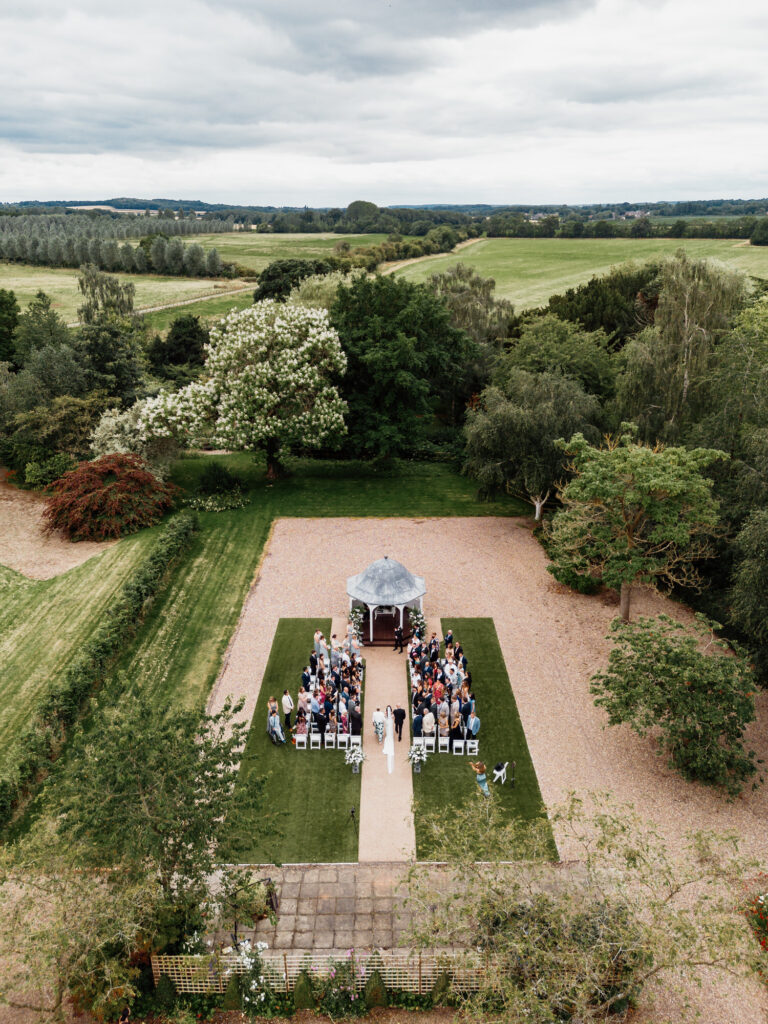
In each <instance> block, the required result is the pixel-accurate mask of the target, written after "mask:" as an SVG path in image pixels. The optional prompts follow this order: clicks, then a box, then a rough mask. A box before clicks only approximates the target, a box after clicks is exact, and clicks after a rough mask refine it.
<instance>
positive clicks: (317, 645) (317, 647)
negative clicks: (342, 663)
mask: <svg viewBox="0 0 768 1024" xmlns="http://www.w3.org/2000/svg"><path fill="white" fill-rule="evenodd" d="M322 639H323V632H322V630H320V629H316V630H315V654H319V653H320V641H321V640H322Z"/></svg>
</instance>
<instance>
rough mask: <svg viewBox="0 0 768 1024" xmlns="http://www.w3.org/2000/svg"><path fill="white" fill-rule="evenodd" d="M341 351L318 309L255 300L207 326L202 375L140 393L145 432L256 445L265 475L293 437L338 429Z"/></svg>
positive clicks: (326, 436) (319, 439)
mask: <svg viewBox="0 0 768 1024" xmlns="http://www.w3.org/2000/svg"><path fill="white" fill-rule="evenodd" d="M346 365H347V359H346V356H345V355H344V352H343V350H342V347H341V343H340V341H339V336H338V334H337V333H336V331H335V330H334V329H333V328H332V327H331V325H330V323H329V320H328V314H327V312H326V311H325V310H324V309H310V308H306V307H301V306H292V305H286V304H281V303H277V302H274V301H273V300H271V299H268V300H265V301H263V302H258V303H256V304H255V305H253V306H250V307H249V308H248V309H244V310H242V311H241V312H232V313H230V314H229V316H227V317H225V318H224V319H223V320H222V321H221V322H220V323H219V324H218V325H217V326H216V327H214V328H213V329H212V330H211V338H210V344H209V345H208V346H207V358H206V363H205V375H204V377H203V378H202V379H201V380H199V381H194V382H193V383H191V384H189V385H187V387H185V388H182V389H181V390H180V391H177V392H175V393H170V394H162V395H159V396H158V397H157V398H151V399H148V400H147V401H146V402H145V403H144V406H143V411H142V416H141V424H142V429H143V430H144V431H146V434H147V436H153V437H163V436H166V437H167V436H175V437H179V438H185V439H188V438H193V437H200V436H201V435H203V434H208V436H209V437H210V438H211V440H212V441H213V443H214V444H219V445H221V446H222V447H226V448H232V449H235V450H239V451H253V452H257V451H263V452H264V453H265V455H266V459H267V476H268V477H270V478H274V477H276V476H277V475H278V473H279V470H280V453H281V451H282V450H283V449H285V448H289V447H291V446H293V445H301V446H312V447H319V446H320V445H321V444H324V443H325V442H327V441H329V440H332V439H333V438H334V437H337V436H339V435H340V434H342V433H344V432H345V430H346V427H345V425H344V413H345V412H346V403H345V402H344V400H343V399H342V398H341V396H340V394H339V391H338V388H337V387H336V385H335V384H334V379H336V378H338V377H340V376H341V375H342V374H343V373H344V371H345V369H346Z"/></svg>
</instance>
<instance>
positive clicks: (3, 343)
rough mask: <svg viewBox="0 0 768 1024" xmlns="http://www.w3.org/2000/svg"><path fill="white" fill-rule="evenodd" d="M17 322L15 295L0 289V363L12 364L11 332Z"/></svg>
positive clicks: (7, 290)
mask: <svg viewBox="0 0 768 1024" xmlns="http://www.w3.org/2000/svg"><path fill="white" fill-rule="evenodd" d="M18 322H19V303H18V302H17V301H16V293H15V292H13V291H11V290H10V289H8V288H0V363H12V362H13V357H14V354H15V353H14V344H13V332H14V331H15V330H16V326H17V324H18Z"/></svg>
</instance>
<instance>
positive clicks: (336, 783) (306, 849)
mask: <svg viewBox="0 0 768 1024" xmlns="http://www.w3.org/2000/svg"><path fill="white" fill-rule="evenodd" d="M316 629H321V630H322V631H323V632H324V633H325V635H326V636H328V635H329V634H330V631H331V620H330V619H280V622H279V623H278V626H277V630H276V631H275V639H274V640H273V642H272V650H271V652H270V655H269V661H268V663H267V668H266V671H265V673H264V681H263V683H262V686H261V692H260V693H259V700H258V703H257V705H256V710H255V711H254V713H253V721H252V723H251V729H250V732H249V734H248V744H247V746H246V749H245V754H244V756H243V760H242V764H241V768H240V771H241V773H242V775H244V776H246V777H247V776H248V775H249V774H250V773H251V772H257V773H258V774H259V775H267V776H268V777H267V782H266V786H265V800H266V805H267V806H268V807H269V808H270V809H271V810H272V811H274V812H276V814H277V825H278V827H279V828H280V830H281V831H282V833H283V835H282V837H281V838H279V839H271V840H267V841H265V840H263V839H262V838H261V837H260V835H259V823H258V821H254V823H253V846H252V847H251V849H250V851H248V853H247V854H246V855H245V857H244V858H243V859H244V861H245V862H248V863H252V864H258V863H264V862H269V863H273V862H277V863H286V862H296V861H302V862H306V861H321V862H322V861H356V860H357V829H356V827H355V825H354V824H353V823H352V820H351V817H350V814H349V811H350V808H352V807H354V808H355V810H356V813H359V810H360V775H359V774H358V775H355V774H353V772H352V768H351V767H350V766H349V765H346V764H345V763H344V752H343V751H340V750H309V749H307V750H296V749H295V747H294V746H293V745H292V743H291V742H290V740H289V741H288V743H286V744H285V745H284V746H280V747H276V746H274V745H273V743H272V742H271V741H270V739H269V737H268V736H267V733H266V722H267V700H268V699H269V697H270V696H275V697H277V699H278V701H279V700H280V697H281V696H282V693H283V690H285V689H286V688H287V689H288V690H289V691H290V693H291V695H292V696H293V699H294V701H296V694H297V693H298V689H299V681H300V679H301V670H302V668H303V667H304V665H305V664H306V660H307V651H308V650H309V649H310V648H311V647H312V637H313V635H314V632H315V630H316ZM280 717H281V720H282V714H281V716H280Z"/></svg>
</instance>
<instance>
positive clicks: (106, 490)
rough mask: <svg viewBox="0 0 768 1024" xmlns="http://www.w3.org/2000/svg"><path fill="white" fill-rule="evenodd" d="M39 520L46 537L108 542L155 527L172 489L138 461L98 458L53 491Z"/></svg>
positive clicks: (79, 467)
mask: <svg viewBox="0 0 768 1024" xmlns="http://www.w3.org/2000/svg"><path fill="white" fill-rule="evenodd" d="M51 486H52V488H53V495H52V496H51V497H50V498H49V499H48V501H47V503H46V508H45V511H44V512H43V516H44V518H45V520H46V529H47V530H48V532H53V531H55V530H61V531H62V532H63V533H65V534H66V535H67V537H69V539H70V540H106V539H107V538H110V537H121V536H123V535H124V534H126V533H135V532H136V530H141V529H142V528H143V527H145V526H153V525H154V524H155V523H157V522H159V521H160V519H161V517H162V516H163V514H164V513H165V512H167V511H168V510H169V509H170V508H171V507H172V505H173V496H174V493H175V491H176V488H175V487H174V486H173V485H172V484H164V483H161V482H160V481H159V480H157V479H156V478H155V477H154V476H152V474H151V473H150V472H149V470H147V468H146V467H145V465H144V463H143V462H142V460H141V459H140V458H139V457H138V456H137V455H122V454H112V455H102V456H101V458H99V459H94V460H93V462H81V463H79V464H78V465H77V466H75V468H74V469H71V470H70V471H69V472H68V473H65V474H64V476H62V477H61V478H60V479H59V480H56V481H54V483H53V484H52V485H51Z"/></svg>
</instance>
